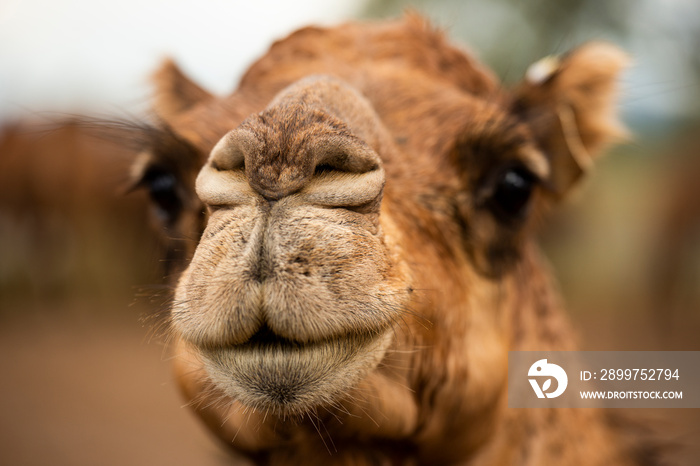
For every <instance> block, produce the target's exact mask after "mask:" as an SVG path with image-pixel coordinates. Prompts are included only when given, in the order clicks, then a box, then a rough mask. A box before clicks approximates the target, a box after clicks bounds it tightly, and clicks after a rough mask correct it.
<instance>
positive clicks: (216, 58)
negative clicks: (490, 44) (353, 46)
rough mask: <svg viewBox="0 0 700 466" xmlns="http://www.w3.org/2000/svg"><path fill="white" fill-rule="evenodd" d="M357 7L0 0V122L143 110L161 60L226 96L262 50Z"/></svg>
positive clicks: (341, 0) (264, 1)
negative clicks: (42, 114)
mask: <svg viewBox="0 0 700 466" xmlns="http://www.w3.org/2000/svg"><path fill="white" fill-rule="evenodd" d="M363 5H364V0H362V1H353V0H294V1H284V0H281V1H280V0H198V1H196V2H195V1H187V0H119V1H114V0H0V121H1V120H3V119H6V118H8V117H18V116H26V115H27V114H30V115H31V114H32V113H37V112H46V111H59V112H73V113H79V112H103V113H113V112H115V111H117V112H118V111H127V112H136V113H138V112H139V111H141V110H142V109H144V108H145V107H147V101H148V95H149V86H148V75H149V73H151V72H152V71H153V69H154V68H155V67H156V66H157V64H158V63H159V61H160V60H161V59H162V58H163V57H165V56H167V55H169V56H172V57H174V58H175V59H176V61H177V62H178V63H179V64H180V65H181V67H182V68H183V69H184V70H186V72H187V73H188V74H189V75H190V76H192V77H193V78H195V80H196V81H198V82H199V83H200V84H202V85H203V86H204V87H205V88H207V89H209V90H210V91H213V92H215V93H221V94H225V93H228V92H230V91H231V90H232V89H233V88H234V87H235V84H236V82H237V80H238V78H239V77H240V75H241V73H242V72H243V71H244V70H245V68H246V67H247V65H248V64H250V62H251V61H253V60H254V59H255V58H256V57H258V56H259V55H261V54H262V53H263V52H264V51H265V50H266V48H267V47H268V46H269V45H270V43H271V42H272V41H273V40H274V39H276V38H280V37H283V36H284V35H286V34H288V33H289V32H291V31H293V30H295V29H297V28H298V27H301V26H304V25H307V24H312V23H314V24H333V23H337V22H340V21H344V20H347V19H350V18H352V17H353V16H354V15H355V14H356V11H358V10H359V8H361V7H362V6H363Z"/></svg>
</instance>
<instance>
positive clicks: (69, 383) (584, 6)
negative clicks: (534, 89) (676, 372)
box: [0, 0, 700, 465]
mask: <svg viewBox="0 0 700 466" xmlns="http://www.w3.org/2000/svg"><path fill="white" fill-rule="evenodd" d="M407 8H413V9H415V10H418V11H421V12H423V13H424V14H426V15H427V16H428V17H430V18H431V19H432V20H433V21H434V23H435V24H437V25H439V26H441V27H443V28H444V29H446V31H447V32H448V35H449V36H450V37H452V39H453V41H454V42H458V43H462V44H465V45H467V46H468V48H469V49H470V50H471V51H472V52H473V53H474V54H476V55H477V56H478V57H479V58H480V59H481V60H482V61H483V62H484V63H485V64H487V65H489V66H490V67H491V68H493V69H494V70H495V71H496V73H497V74H498V75H499V76H500V77H501V79H502V80H503V82H504V83H505V85H512V84H514V83H516V82H517V81H518V80H519V79H520V78H521V76H522V75H523V74H524V72H525V70H526V69H527V66H528V65H529V64H531V63H533V62H534V61H536V60H538V59H539V58H541V57H543V56H546V55H550V54H552V53H562V52H564V51H566V50H568V49H570V48H571V47H573V46H575V45H577V44H579V43H581V42H583V41H586V40H591V39H605V40H609V41H612V42H614V43H617V44H619V45H620V46H622V47H623V48H625V49H626V50H628V51H629V52H630V54H631V55H632V56H633V58H634V66H633V67H632V68H631V69H629V70H628V71H627V72H626V73H625V75H624V76H623V83H622V84H623V93H622V96H621V108H622V114H623V119H624V121H625V122H626V124H627V125H628V127H629V128H630V129H631V132H632V133H633V135H634V137H633V140H632V141H631V142H630V143H628V144H625V145H622V146H619V147H617V148H615V149H614V150H612V151H611V152H610V153H609V154H608V155H607V156H606V157H605V158H603V159H602V160H600V162H599V163H598V164H597V166H596V168H595V170H594V172H593V174H592V176H591V177H590V178H589V179H588V180H586V181H585V182H584V183H583V185H582V186H581V188H580V189H579V190H578V192H577V193H576V195H575V196H573V198H572V199H571V200H570V201H569V202H567V203H566V205H564V206H563V207H562V208H561V209H560V210H559V211H558V212H557V213H556V214H555V216H554V218H553V219H552V221H551V222H549V224H548V226H547V227H546V229H545V230H544V231H542V232H541V242H542V244H543V247H544V249H545V250H546V254H547V256H548V257H549V259H550V261H551V263H552V268H553V269H554V272H555V274H556V275H557V277H558V280H559V284H560V288H561V292H562V294H563V295H564V298H565V300H566V303H567V307H568V309H569V311H570V314H571V316H572V319H573V320H574V322H575V323H576V326H577V328H578V330H579V334H580V342H581V343H580V346H581V347H582V349H587V350H700V340H699V339H698V335H700V312H699V311H700V155H699V152H700V53H698V50H700V3H698V2H696V1H694V0H663V1H662V0H637V1H632V0H619V1H610V2H601V1H597V0H530V1H527V2H523V1H517V0H470V1H463V0H413V1H411V2H408V1H402V0H363V1H351V0H332V1H331V0H325V1H323V0H295V1H293V2H290V1H282V0H280V1H273V0H258V1H256V2H240V1H230V2H220V1H216V0H200V1H198V2H197V3H196V4H195V2H192V1H173V0H171V1H166V0H138V1H136V0H122V1H121V2H105V1H87V0H63V1H61V2H55V1H52V0H4V1H3V2H2V3H0V374H2V375H1V376H0V464H2V465H5V464H7V465H38V464H47V463H50V464H56V465H94V464H102V465H123V464H133V465H139V464H165V463H166V462H167V463H168V464H193V463H196V464H200V465H207V464H212V465H215V464H223V463H224V462H225V454H224V453H223V452H222V450H220V448H219V446H218V445H217V444H216V443H215V442H214V441H212V440H211V439H210V438H209V437H208V436H207V435H206V433H205V432H203V430H202V429H200V426H199V425H198V423H197V421H196V420H195V419H194V418H193V417H191V415H190V413H189V411H188V410H187V409H178V407H179V406H180V405H181V404H182V402H181V401H180V399H179V397H178V394H177V390H176V387H175V386H174V384H173V382H172V380H171V377H170V372H169V363H168V360H167V358H168V354H167V351H165V350H164V347H163V345H162V343H161V342H160V341H159V339H158V337H157V336H155V337H154V336H153V333H154V332H153V331H152V330H151V327H152V325H153V324H152V318H151V317H150V316H152V315H153V314H154V313H155V312H157V311H159V310H161V309H163V308H164V306H165V305H166V301H167V298H166V297H167V289H166V288H165V286H164V283H163V280H162V276H161V275H162V268H161V264H160V257H161V255H160V246H159V244H158V242H157V239H156V238H157V236H156V235H155V234H154V233H153V231H152V229H151V228H150V224H149V220H148V212H147V208H146V204H145V199H144V198H143V197H142V196H141V195H140V194H139V193H132V194H128V195H126V194H123V190H124V187H125V181H126V173H127V170H128V164H129V162H130V160H131V159H132V157H133V156H134V154H133V153H132V152H130V150H129V149H128V148H120V147H116V146H114V145H111V144H104V143H100V142H99V141H96V140H94V139H92V138H90V137H89V136H88V135H86V134H85V131H84V130H83V129H81V128H80V127H79V126H78V125H76V124H75V123H73V122H72V118H73V117H74V116H82V115H88V116H98V117H112V118H114V117H122V118H134V117H138V116H141V115H145V114H146V113H147V109H148V96H149V93H150V88H149V85H148V75H149V73H150V72H151V71H152V70H153V69H154V68H155V67H156V66H157V64H158V63H159V60H161V59H162V58H163V57H165V56H171V57H174V58H175V60H176V61H177V62H178V63H179V64H180V65H181V66H182V68H183V69H184V70H185V71H186V72H187V73H188V74H189V75H190V76H192V77H193V78H194V79H195V80H196V81H198V82H199V83H200V84H202V85H203V86H204V87H205V88H207V89H209V90H210V91H212V92H214V93H218V94H222V95H223V94H226V93H228V92H231V91H232V90H233V89H234V88H235V83H236V81H237V79H238V78H239V77H240V75H241V74H242V73H243V71H244V70H245V68H246V67H247V65H248V64H250V63H251V62H252V61H253V60H254V59H255V58H256V57H257V56H259V55H261V54H262V53H264V51H265V50H266V48H267V47H268V46H269V44H270V43H271V41H272V40H274V39H276V38H280V37H283V36H284V35H286V34H288V33H289V32H291V31H293V30H294V29H296V28H298V27H300V26H303V25H306V24H312V23H313V24H333V23H337V22H340V21H345V20H349V19H354V18H362V19H366V18H384V17H395V16H398V15H400V14H401V13H402V12H403V11H404V10H405V9H407ZM56 121H60V122H63V123H62V124H61V125H60V128H59V129H57V130H55V131H51V132H47V131H45V128H46V124H47V123H49V122H51V123H55V122H56ZM632 415H634V416H641V417H647V418H651V419H653V423H654V425H656V426H658V427H659V429H660V430H662V431H663V432H664V435H665V436H666V437H667V438H668V439H669V440H671V441H673V442H677V443H679V444H682V445H684V448H682V449H678V450H677V452H676V453H674V454H673V456H674V458H675V459H676V460H677V461H678V464H684V465H695V464H700V445H698V442H697V439H698V438H700V410H697V409H683V410H649V411H641V410H636V411H635V412H634V413H632Z"/></svg>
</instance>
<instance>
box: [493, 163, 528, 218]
mask: <svg viewBox="0 0 700 466" xmlns="http://www.w3.org/2000/svg"><path fill="white" fill-rule="evenodd" d="M536 184H537V178H536V177H535V175H533V174H532V173H530V172H529V171H528V170H526V169H525V168H523V167H511V168H509V169H507V170H504V171H502V172H501V173H500V174H499V176H498V177H497V179H496V182H495V186H494V188H493V193H492V195H491V198H490V201H489V204H490V206H491V209H492V211H493V212H494V214H495V215H496V217H498V219H499V220H501V221H503V222H507V223H509V222H514V221H517V220H520V219H522V218H523V217H524V216H525V214H526V212H527V207H528V206H529V204H530V198H531V197H532V192H533V190H534V188H535V185H536Z"/></svg>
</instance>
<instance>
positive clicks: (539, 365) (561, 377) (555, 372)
mask: <svg viewBox="0 0 700 466" xmlns="http://www.w3.org/2000/svg"><path fill="white" fill-rule="evenodd" d="M527 375H528V377H532V376H535V377H543V376H544V377H553V378H555V379H556V380H557V389H556V390H554V391H553V392H551V393H550V392H547V390H549V388H550V386H551V385H552V379H551V378H548V379H547V380H545V381H544V383H543V384H542V387H541V388H540V385H539V384H538V383H537V379H528V380H529V381H530V385H532V389H533V390H534V391H535V394H536V395H537V398H544V397H545V396H546V397H547V398H556V397H558V396H559V395H561V394H562V393H564V390H566V385H567V384H568V383H569V378H568V377H567V376H566V372H564V369H562V368H561V367H560V366H557V365H556V364H550V363H548V362H547V360H546V359H540V360H539V361H537V362H535V363H534V364H533V365H532V366H530V370H529V371H528V372H527Z"/></svg>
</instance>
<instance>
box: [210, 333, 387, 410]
mask: <svg viewBox="0 0 700 466" xmlns="http://www.w3.org/2000/svg"><path fill="white" fill-rule="evenodd" d="M391 335H392V333H391V331H390V330H386V331H384V332H382V333H373V334H369V333H366V334H359V333H358V334H346V335H343V336H339V337H334V338H332V339H328V340H321V341H314V342H308V343H301V342H296V341H291V340H288V339H286V338H283V337H280V336H278V335H276V334H274V333H273V332H272V331H270V330H269V329H262V330H261V331H258V332H257V333H256V334H255V335H253V337H251V338H250V339H249V340H248V341H246V342H245V343H242V344H237V345H231V346H226V347H220V348H214V349H202V350H201V351H202V357H203V361H204V363H205V367H206V370H207V373H208V375H209V377H210V379H211V380H212V382H213V383H214V385H216V386H217V387H218V388H219V389H220V390H222V391H223V392H224V393H226V394H227V395H228V396H230V397H231V398H233V399H235V400H236V401H238V402H240V403H241V404H243V405H245V406H248V407H251V408H253V409H259V410H262V411H265V412H270V411H271V412H274V413H276V414H280V415H302V414H304V413H306V412H308V411H309V410H312V409H314V408H316V407H318V406H327V405H331V404H334V403H337V402H338V401H339V399H340V398H342V396H343V394H344V393H346V392H348V391H349V390H351V389H352V388H353V387H354V386H355V385H356V384H357V383H358V382H359V381H360V380H361V379H362V378H364V376H365V375H366V374H367V373H368V372H370V371H371V370H372V369H374V368H375V367H377V365H378V364H379V363H380V362H381V360H382V359H383V357H384V355H385V353H386V351H387V349H388V347H389V345H390V343H391V340H392V338H391Z"/></svg>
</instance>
